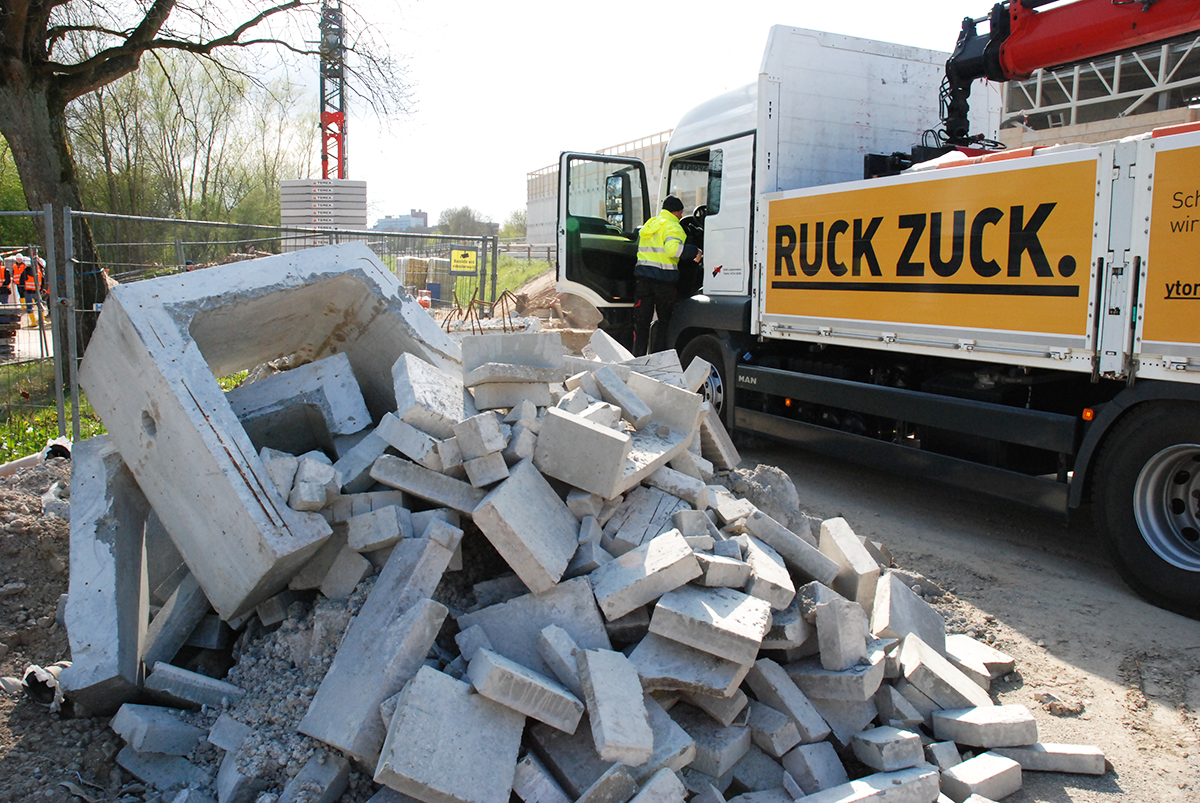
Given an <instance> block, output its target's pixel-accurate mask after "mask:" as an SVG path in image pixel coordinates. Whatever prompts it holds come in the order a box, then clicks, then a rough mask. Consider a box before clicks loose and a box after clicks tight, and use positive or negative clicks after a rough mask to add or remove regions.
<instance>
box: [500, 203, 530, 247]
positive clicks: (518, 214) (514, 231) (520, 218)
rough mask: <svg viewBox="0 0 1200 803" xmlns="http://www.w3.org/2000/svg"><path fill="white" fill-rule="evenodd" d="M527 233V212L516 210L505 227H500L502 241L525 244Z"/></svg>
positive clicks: (505, 222)
mask: <svg viewBox="0 0 1200 803" xmlns="http://www.w3.org/2000/svg"><path fill="white" fill-rule="evenodd" d="M525 231H526V229H525V210H524V209H514V210H513V211H512V212H511V213H510V214H509V216H508V219H507V220H505V221H504V225H503V226H501V227H500V239H501V240H510V241H513V242H524V240H525Z"/></svg>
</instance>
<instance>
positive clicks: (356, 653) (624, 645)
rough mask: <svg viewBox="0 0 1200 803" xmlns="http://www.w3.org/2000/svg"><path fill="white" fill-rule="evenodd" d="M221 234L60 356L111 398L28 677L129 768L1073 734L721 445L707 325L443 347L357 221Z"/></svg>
mask: <svg viewBox="0 0 1200 803" xmlns="http://www.w3.org/2000/svg"><path fill="white" fill-rule="evenodd" d="M255 267H256V270H255V271H253V272H246V271H244V270H241V269H234V268H213V269H211V270H208V271H204V272H198V273H193V274H188V275H186V276H182V277H169V278H167V279H159V280H151V281H147V282H140V283H136V284H134V285H121V286H119V287H117V288H116V289H114V290H113V291H112V294H111V296H110V299H109V301H108V302H106V304H105V308H104V313H103V314H102V315H101V317H100V320H99V324H98V326H97V329H96V334H95V336H94V338H93V340H92V342H91V345H90V346H89V349H88V353H87V356H86V358H85V360H84V364H83V369H82V372H81V377H82V381H83V384H84V387H85V389H86V390H87V391H88V394H89V399H90V401H92V403H93V404H94V405H95V407H96V409H97V410H98V411H99V413H100V415H101V417H102V418H103V420H104V423H105V425H106V427H107V428H108V431H109V432H110V433H111V434H110V435H105V436H102V437H100V438H95V439H93V440H90V441H85V442H81V443H78V444H76V445H75V449H74V458H75V460H74V464H75V471H74V476H73V480H72V487H71V493H70V496H69V502H66V501H64V502H63V504H64V506H65V505H67V504H69V505H70V506H71V507H74V508H75V510H74V511H71V510H70V509H69V507H68V508H67V509H66V510H65V511H64V512H63V514H62V515H63V516H64V518H66V516H68V515H69V516H70V526H71V587H70V594H69V595H68V597H67V600H66V604H65V621H66V625H67V629H68V634H69V639H70V644H71V649H72V654H73V655H72V657H73V659H74V663H73V664H72V665H71V666H70V667H69V668H67V669H65V670H64V671H63V672H62V675H61V686H62V689H63V691H64V693H65V695H66V697H67V698H68V699H70V700H73V701H74V702H76V703H77V704H78V705H80V706H83V707H85V708H86V709H87V710H88V711H89V712H92V713H96V714H113V713H116V716H115V717H114V718H113V720H112V727H113V729H114V730H115V731H116V732H117V733H119V734H120V735H121V737H122V738H123V739H124V740H125V742H126V747H125V749H124V750H122V751H121V753H120V755H119V756H118V759H117V760H118V763H119V764H120V766H122V767H123V768H125V769H126V770H127V771H128V772H129V773H131V774H132V775H134V776H135V777H137V778H139V779H141V780H142V781H143V782H144V783H145V784H147V785H148V786H151V787H153V788H154V789H155V790H157V791H158V792H161V793H163V794H162V795H161V796H162V799H163V800H167V799H175V800H185V801H191V800H197V801H199V800H211V799H213V798H214V796H215V798H217V799H219V800H220V801H221V803H230V801H243V800H244V801H251V800H255V799H256V798H258V796H259V795H260V794H261V793H266V794H267V795H270V798H269V799H271V800H275V801H277V803H285V802H286V803H300V801H307V802H308V803H313V801H326V803H333V801H336V800H338V799H339V798H341V799H343V800H354V801H356V802H360V801H362V800H365V799H366V798H367V796H369V795H372V794H373V795H374V797H372V798H371V800H373V801H376V803H396V802H397V801H399V802H401V803H402V802H403V801H412V800H418V801H450V802H451V803H453V802H454V801H464V802H465V801H485V802H486V801H496V802H497V803H502V802H503V801H508V800H509V799H510V797H511V796H512V795H514V794H515V795H516V796H517V797H518V798H520V799H521V800H523V801H525V803H565V801H569V800H576V801H591V802H592V803H596V802H598V801H620V802H621V803H624V802H625V801H628V800H630V799H632V800H634V801H637V802H638V803H658V802H659V801H662V802H663V803H666V802H667V801H669V802H670V803H675V802H676V801H683V800H685V799H687V798H688V797H689V796H691V799H693V800H703V801H724V800H726V799H727V798H730V799H734V800H741V801H745V802H746V803H750V802H751V801H754V802H755V803H763V801H784V802H785V803H786V802H787V801H791V800H793V799H799V798H800V797H802V796H803V799H804V800H805V801H806V802H807V803H825V801H834V800H837V801H852V800H868V799H880V800H921V801H927V802H928V803H932V801H933V800H935V799H936V798H937V796H938V794H939V784H940V787H941V790H942V791H944V792H945V794H946V795H948V796H949V797H950V798H951V799H954V800H962V799H965V798H966V797H967V796H968V795H971V794H976V795H986V796H988V797H991V798H994V799H998V798H999V797H1002V796H1004V795H1006V794H1009V793H1011V792H1012V791H1014V790H1015V789H1017V788H1019V787H1020V773H1021V770H1022V768H1024V769H1027V770H1039V771H1061V772H1079V773H1093V774H1098V773H1103V772H1104V771H1105V763H1104V757H1103V755H1102V754H1101V753H1100V752H1099V751H1098V750H1096V749H1095V748H1090V747H1084V746H1075V745H1061V744H1039V743H1038V742H1037V729H1036V725H1035V723H1034V721H1033V718H1032V716H1031V715H1030V713H1029V712H1028V711H1027V710H1025V709H1024V708H1022V707H1019V706H996V705H994V704H993V701H992V699H991V697H990V696H989V694H988V691H987V689H988V686H989V685H990V683H991V681H992V680H993V679H995V678H997V677H1001V676H1003V675H1004V674H1006V673H1008V672H1011V671H1013V661H1012V659H1011V657H1010V656H1006V655H1004V654H1003V653H1001V652H999V651H998V650H995V649H994V648H992V647H989V646H987V645H984V644H981V643H980V642H977V641H975V640H974V639H971V638H968V637H966V636H949V637H947V636H946V627H945V622H944V621H943V620H942V617H941V616H940V615H939V614H938V612H937V611H936V610H935V609H934V608H932V607H931V606H930V605H929V604H928V603H927V602H926V601H925V600H924V599H923V598H922V595H921V594H918V593H914V591H913V590H912V587H913V585H914V583H913V581H912V579H911V577H910V576H909V575H908V574H905V573H902V572H900V571H890V566H889V564H890V560H891V559H890V554H889V553H888V552H887V550H886V547H885V546H883V545H877V544H873V543H864V541H863V540H862V539H860V538H859V537H858V536H857V535H855V533H854V532H853V530H852V529H851V527H850V524H849V523H847V522H846V521H844V520H843V519H831V520H828V521H825V522H823V523H821V526H820V538H819V539H814V538H813V537H812V535H811V534H810V523H811V520H810V519H808V518H805V516H804V515H803V514H802V513H801V512H800V510H799V499H798V497H797V494H796V489H795V488H794V487H793V486H792V485H791V481H790V480H789V479H788V478H787V477H786V475H784V474H783V473H782V472H779V471H778V469H774V468H772V467H770V466H758V467H756V468H755V469H754V470H753V471H752V472H747V471H741V470H738V471H736V472H734V473H730V472H731V470H733V469H736V468H737V466H738V463H739V462H740V456H739V455H738V454H737V450H736V448H735V447H734V445H733V442H732V440H731V439H730V438H729V435H728V433H727V432H726V431H725V428H724V426H723V424H722V422H721V418H720V417H719V416H718V415H717V414H716V412H715V411H713V410H712V409H711V407H710V406H709V405H708V404H706V403H704V402H703V400H702V398H701V397H700V396H699V395H698V394H697V393H696V392H695V391H696V390H697V389H698V388H700V387H701V386H702V385H703V383H704V382H705V381H706V380H707V378H708V376H709V373H710V371H711V366H710V365H708V363H706V362H705V361H703V360H699V359H697V360H694V361H693V362H692V364H691V365H689V366H688V367H687V369H686V370H684V368H683V367H681V366H680V364H679V359H678V356H677V355H676V354H675V353H674V352H673V351H672V352H663V353H660V354H651V355H647V356H646V357H643V358H637V359H634V358H633V356H632V355H631V354H629V353H628V352H627V351H625V350H624V349H623V348H622V347H621V346H620V345H619V344H617V343H616V341H614V340H612V338H611V337H609V336H608V335H607V334H605V333H603V332H601V331H597V332H596V333H595V335H593V337H592V340H591V346H590V349H589V354H594V355H595V356H596V357H598V358H599V359H598V360H596V359H590V358H587V359H585V358H580V357H572V356H564V353H563V342H562V338H561V337H560V336H559V334H557V333H540V332H536V331H533V332H526V333H518V334H500V333H497V332H494V331H492V332H489V333H486V334H483V335H466V336H463V337H462V338H461V348H460V346H458V345H456V343H455V342H454V341H453V340H451V339H450V338H449V337H448V336H447V335H446V334H445V333H444V332H442V330H441V329H440V328H439V327H438V326H437V325H436V323H434V322H433V320H432V319H431V318H430V317H429V315H428V314H427V313H426V312H425V311H424V310H423V309H421V308H420V307H419V305H417V304H416V302H415V301H414V300H413V299H411V298H410V297H408V296H407V295H406V294H405V293H404V291H403V290H402V289H401V288H400V287H399V286H398V284H397V283H396V280H395V278H394V276H393V275H392V274H391V273H390V272H389V271H388V270H387V269H386V268H385V267H384V266H383V265H382V264H380V263H379V262H378V260H377V259H376V258H375V257H374V256H373V255H372V254H371V252H370V251H369V250H367V249H366V248H365V247H364V246H361V245H357V244H354V245H346V246H337V247H331V248H329V249H313V250H311V251H306V252H303V253H301V254H292V255H288V256H286V257H270V258H266V259H262V260H258V261H257V262H256V263H255ZM231 332H236V333H237V336H236V337H235V336H232V335H231ZM280 355H285V356H286V357H287V360H286V361H287V362H289V363H290V364H292V365H294V366H297V367H294V368H291V369H290V370H285V371H283V372H280V373H276V374H274V375H273V376H270V377H268V378H265V379H258V380H257V381H251V382H249V383H248V384H245V385H243V386H241V387H239V388H237V389H236V390H233V391H230V392H229V393H223V392H222V391H221V390H220V387H219V386H218V384H217V383H216V380H215V379H214V376H224V375H227V374H231V373H234V372H236V371H240V370H245V369H251V368H254V367H255V366H256V365H258V364H260V363H266V362H267V361H268V360H278V359H279V357H280ZM151 602H153V604H154V605H156V606H161V607H160V608H159V610H158V611H157V613H156V614H155V615H154V617H153V618H151V616H150V611H151V608H150V603H151ZM212 611H215V613H212ZM237 631H240V633H239V632H237ZM231 643H232V651H233V653H232V654H233V658H234V666H233V669H231V670H229V674H228V679H227V680H222V679H220V677H218V676H220V675H222V674H223V672H222V671H221V670H220V668H219V667H217V666H216V664H214V663H212V662H211V661H210V662H207V663H206V662H205V661H204V660H201V659H203V658H204V657H205V655H204V654H206V653H212V654H213V655H216V654H217V653H218V651H222V650H225V651H228V650H230V649H231V647H230V644H231ZM185 644H186V645H188V649H181V648H182V647H184V645H185ZM617 650H620V651H617ZM195 653H201V656H200V658H199V659H197V658H196V657H194V654H195ZM225 654H226V655H228V652H226V653H225ZM210 657H211V656H210ZM214 660H215V659H214ZM173 661H178V662H179V663H180V664H184V663H188V666H187V667H186V668H185V667H184V666H182V665H180V666H176V665H174V664H173V663H172V662H173ZM189 661H190V662H189ZM225 666H228V664H225ZM147 669H148V670H149V671H147ZM197 669H198V670H200V671H192V670H197ZM256 672H257V674H255V673H256ZM209 675H214V676H209ZM231 681H236V682H231ZM143 696H146V697H148V698H149V699H151V700H153V701H155V702H158V703H161V704H163V705H166V706H173V707H176V708H182V709H186V710H185V711H181V712H176V711H172V710H170V709H168V708H163V707H154V706H146V705H138V704H135V703H134V701H135V700H136V701H137V702H143V701H144V700H142V699H141V698H142V697H143ZM197 709H198V710H197ZM527 719H532V720H536V722H529V723H528V727H526V725H527ZM206 735H207V738H205V737H206ZM935 739H936V740H938V741H934V740H935ZM951 740H952V741H951ZM923 742H924V743H925V744H924V745H923ZM960 746H967V747H970V748H973V749H976V750H978V749H991V750H992V751H993V752H987V753H982V754H980V755H976V756H975V757H973V758H969V759H968V760H966V761H961V760H960V752H959V749H960ZM185 757H186V758H185ZM852 757H853V758H852ZM844 759H851V760H850V762H849V764H846V763H843V760H844ZM193 762H194V763H193ZM218 766H219V769H217V768H218ZM868 771H870V772H868ZM851 774H853V775H857V776H860V777H855V778H851V777H850V775H851ZM370 780H374V782H375V783H377V784H381V785H382V787H380V788H376V787H373V786H372V785H371V783H370ZM347 790H351V791H350V792H347ZM345 794H349V795H350V796H349V797H345V796H344V795H345ZM172 796H173V797H172ZM148 799H149V798H148Z"/></svg>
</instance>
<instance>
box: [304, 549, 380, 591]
mask: <svg viewBox="0 0 1200 803" xmlns="http://www.w3.org/2000/svg"><path fill="white" fill-rule="evenodd" d="M370 573H371V561H369V560H367V559H366V558H365V557H363V556H362V555H361V554H359V553H358V551H357V550H355V549H351V548H350V546H349V545H343V546H342V548H341V549H339V550H338V553H337V554H336V555H335V556H334V558H333V562H332V563H330V564H329V569H328V570H326V572H325V576H324V577H322V578H321V582H320V585H318V586H317V588H319V589H320V591H321V593H322V594H324V595H325V597H326V598H327V599H345V598H346V597H348V596H350V595H351V594H353V593H354V589H355V588H357V587H358V584H359V583H361V582H362V579H363V578H364V577H366V576H367V575H368V574H370Z"/></svg>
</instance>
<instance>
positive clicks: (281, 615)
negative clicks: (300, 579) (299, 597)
mask: <svg viewBox="0 0 1200 803" xmlns="http://www.w3.org/2000/svg"><path fill="white" fill-rule="evenodd" d="M295 601H296V595H295V594H293V593H292V592H291V591H288V590H287V589H284V590H283V591H280V592H279V593H278V594H276V595H275V596H273V597H271V598H270V599H265V600H263V601H262V602H260V603H258V607H257V608H255V609H254V612H255V613H256V614H258V621H259V622H260V623H261V624H262V626H263V627H265V628H274V627H276V626H278V625H280V624H282V623H283V621H284V620H285V619H287V617H288V608H289V607H291V604H292V603H293V602H295Z"/></svg>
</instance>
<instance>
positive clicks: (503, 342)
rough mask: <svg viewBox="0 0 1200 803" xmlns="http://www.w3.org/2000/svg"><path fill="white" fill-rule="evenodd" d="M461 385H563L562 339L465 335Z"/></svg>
mask: <svg viewBox="0 0 1200 803" xmlns="http://www.w3.org/2000/svg"><path fill="white" fill-rule="evenodd" d="M461 346H462V355H463V384H465V385H466V386H467V387H474V386H475V385H479V384H484V383H487V382H506V381H520V382H541V383H543V384H546V383H549V382H562V381H563V379H564V378H566V367H565V366H566V363H565V362H564V361H563V347H562V335H560V334H559V333H557V332H531V333H520V332H518V333H514V334H508V333H506V334H485V335H467V336H465V337H464V338H463V339H462V341H461Z"/></svg>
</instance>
